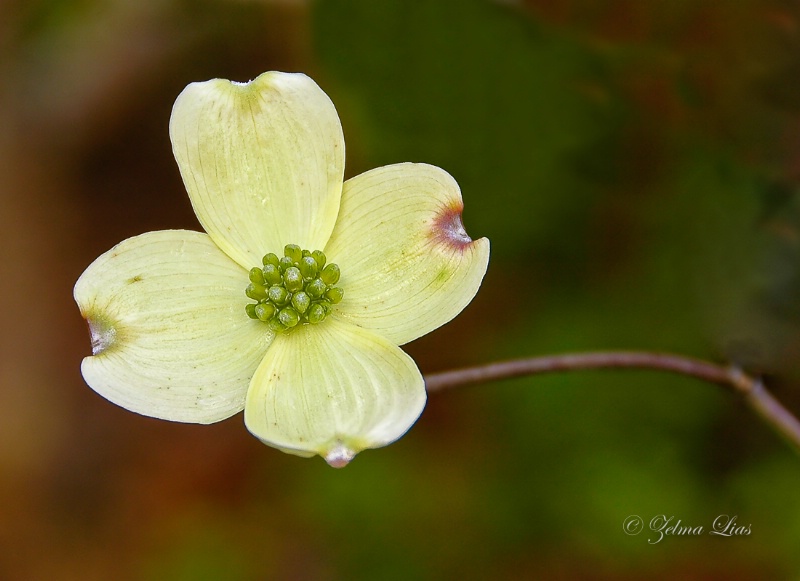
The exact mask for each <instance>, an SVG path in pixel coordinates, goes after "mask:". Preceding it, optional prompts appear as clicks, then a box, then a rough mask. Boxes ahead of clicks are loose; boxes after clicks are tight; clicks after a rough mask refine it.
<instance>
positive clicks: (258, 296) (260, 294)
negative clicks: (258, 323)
mask: <svg viewBox="0 0 800 581" xmlns="http://www.w3.org/2000/svg"><path fill="white" fill-rule="evenodd" d="M244 294H246V295H247V296H248V297H250V298H251V299H253V300H255V301H262V300H264V299H265V298H267V289H266V288H264V285H262V284H256V283H254V282H251V283H250V284H248V285H247V288H246V289H245V290H244Z"/></svg>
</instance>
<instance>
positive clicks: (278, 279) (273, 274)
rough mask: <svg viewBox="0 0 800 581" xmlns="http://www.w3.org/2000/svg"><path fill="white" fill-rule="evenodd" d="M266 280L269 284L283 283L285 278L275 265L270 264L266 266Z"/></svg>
mask: <svg viewBox="0 0 800 581" xmlns="http://www.w3.org/2000/svg"><path fill="white" fill-rule="evenodd" d="M264 280H265V281H266V282H268V283H269V284H271V285H273V284H281V283H283V276H282V275H281V271H280V269H279V268H278V267H277V266H275V265H274V264H272V263H270V264H267V265H265V266H264Z"/></svg>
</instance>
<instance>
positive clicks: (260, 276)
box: [250, 267, 264, 286]
mask: <svg viewBox="0 0 800 581" xmlns="http://www.w3.org/2000/svg"><path fill="white" fill-rule="evenodd" d="M250 282H252V283H255V284H260V285H261V286H264V271H263V270H261V269H260V268H257V267H253V268H251V269H250Z"/></svg>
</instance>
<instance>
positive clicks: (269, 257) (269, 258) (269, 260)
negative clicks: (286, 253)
mask: <svg viewBox="0 0 800 581" xmlns="http://www.w3.org/2000/svg"><path fill="white" fill-rule="evenodd" d="M261 262H263V263H264V266H266V265H268V264H271V265H272V266H278V255H277V254H275V253H274V252H269V253H267V254H265V255H264V258H262V259H261Z"/></svg>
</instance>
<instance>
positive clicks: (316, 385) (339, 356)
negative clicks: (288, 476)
mask: <svg viewBox="0 0 800 581" xmlns="http://www.w3.org/2000/svg"><path fill="white" fill-rule="evenodd" d="M424 406H425V386H424V384H423V381H422V376H421V375H420V372H419V370H418V369H417V366H416V364H415V363H414V361H413V360H412V359H411V358H410V357H409V356H408V355H406V354H405V353H403V351H402V350H401V349H400V348H399V347H396V346H395V345H393V344H391V343H390V342H389V341H387V340H386V339H384V338H382V337H379V336H377V335H375V334H374V333H371V332H369V331H365V330H364V329H360V328H358V327H355V326H353V325H350V324H348V323H344V322H341V321H336V320H334V319H331V318H328V319H326V320H325V321H324V322H322V323H320V324H319V325H305V326H303V327H301V328H298V329H295V330H294V331H292V332H291V333H288V334H285V335H279V336H278V337H277V338H276V339H275V341H274V342H273V344H272V345H271V346H270V348H269V350H268V351H267V355H266V357H265V358H264V361H263V362H262V363H261V365H260V366H259V367H258V370H257V371H256V373H255V375H254V376H253V381H252V383H251V385H250V390H249V391H248V392H247V404H246V406H245V411H244V419H245V422H246V424H247V428H248V429H249V430H250V431H251V432H252V433H253V434H254V435H255V436H257V437H258V438H259V439H261V440H262V441H263V442H264V443H265V444H268V445H270V446H275V447H276V448H279V449H281V450H283V451H285V452H290V453H294V454H298V455H300V456H309V455H313V454H319V455H320V456H323V457H324V458H325V459H326V460H327V461H328V463H329V464H331V465H332V466H337V467H340V466H343V465H345V464H346V463H347V462H349V460H351V459H352V457H353V456H354V455H355V454H356V453H358V452H360V451H361V450H364V449H366V448H377V447H380V446H385V445H386V444H389V443H391V442H393V441H395V440H396V439H398V438H399V437H400V436H402V435H403V434H404V433H405V432H406V430H408V428H410V427H411V425H412V424H413V423H414V422H415V421H416V419H417V418H418V417H419V415H420V413H422V409H423V407H424Z"/></svg>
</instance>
